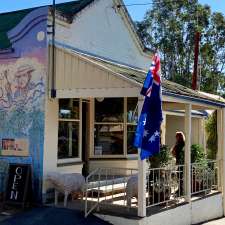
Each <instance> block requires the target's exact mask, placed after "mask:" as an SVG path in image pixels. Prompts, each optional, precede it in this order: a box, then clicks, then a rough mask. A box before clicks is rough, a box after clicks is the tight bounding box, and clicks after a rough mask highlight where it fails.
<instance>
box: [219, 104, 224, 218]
mask: <svg viewBox="0 0 225 225" xmlns="http://www.w3.org/2000/svg"><path fill="white" fill-rule="evenodd" d="M221 111H222V133H221V134H220V135H221V139H222V140H221V142H222V146H221V155H222V169H221V173H220V176H221V183H222V194H223V215H224V216H225V178H224V176H225V140H224V134H225V108H223V109H222V110H221Z"/></svg>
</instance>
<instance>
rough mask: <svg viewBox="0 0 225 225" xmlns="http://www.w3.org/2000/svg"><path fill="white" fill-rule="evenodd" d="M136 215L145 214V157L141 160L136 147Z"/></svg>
mask: <svg viewBox="0 0 225 225" xmlns="http://www.w3.org/2000/svg"><path fill="white" fill-rule="evenodd" d="M143 103H144V101H143V98H139V99H138V116H139V117H140V115H141V110H142V107H143ZM138 153H139V154H138V216H140V217H145V216H146V187H145V186H146V159H145V160H141V158H140V153H141V149H140V148H138Z"/></svg>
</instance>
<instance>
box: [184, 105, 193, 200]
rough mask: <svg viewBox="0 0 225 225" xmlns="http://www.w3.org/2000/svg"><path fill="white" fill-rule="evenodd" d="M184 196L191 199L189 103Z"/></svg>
mask: <svg viewBox="0 0 225 225" xmlns="http://www.w3.org/2000/svg"><path fill="white" fill-rule="evenodd" d="M184 158H185V176H184V180H185V196H186V200H187V201H188V202H190V201H191V104H186V105H185V157H184Z"/></svg>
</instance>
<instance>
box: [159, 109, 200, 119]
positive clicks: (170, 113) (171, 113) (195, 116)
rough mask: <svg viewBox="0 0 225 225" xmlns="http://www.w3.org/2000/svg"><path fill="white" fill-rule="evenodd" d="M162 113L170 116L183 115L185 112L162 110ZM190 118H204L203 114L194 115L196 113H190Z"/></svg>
mask: <svg viewBox="0 0 225 225" xmlns="http://www.w3.org/2000/svg"><path fill="white" fill-rule="evenodd" d="M163 113H164V114H165V115H170V116H181V117H184V116H185V112H169V111H163ZM191 117H192V118H198V119H202V118H204V116H201V115H196V114H194V115H193V114H192V115H191Z"/></svg>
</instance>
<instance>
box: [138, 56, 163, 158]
mask: <svg viewBox="0 0 225 225" xmlns="http://www.w3.org/2000/svg"><path fill="white" fill-rule="evenodd" d="M141 94H142V95H144V96H145V100H144V104H143V107H142V111H141V115H140V118H139V121H138V125H137V129H136V133H135V140H134V146H135V147H137V148H141V159H142V160H143V159H146V158H149V157H151V156H153V155H155V154H157V153H158V152H159V150H160V125H161V122H162V98H161V76H160V58H159V56H158V55H157V54H155V55H154V57H153V60H152V65H151V68H150V70H149V71H148V73H147V76H146V79H145V81H144V84H143V87H142V90H141Z"/></svg>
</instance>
